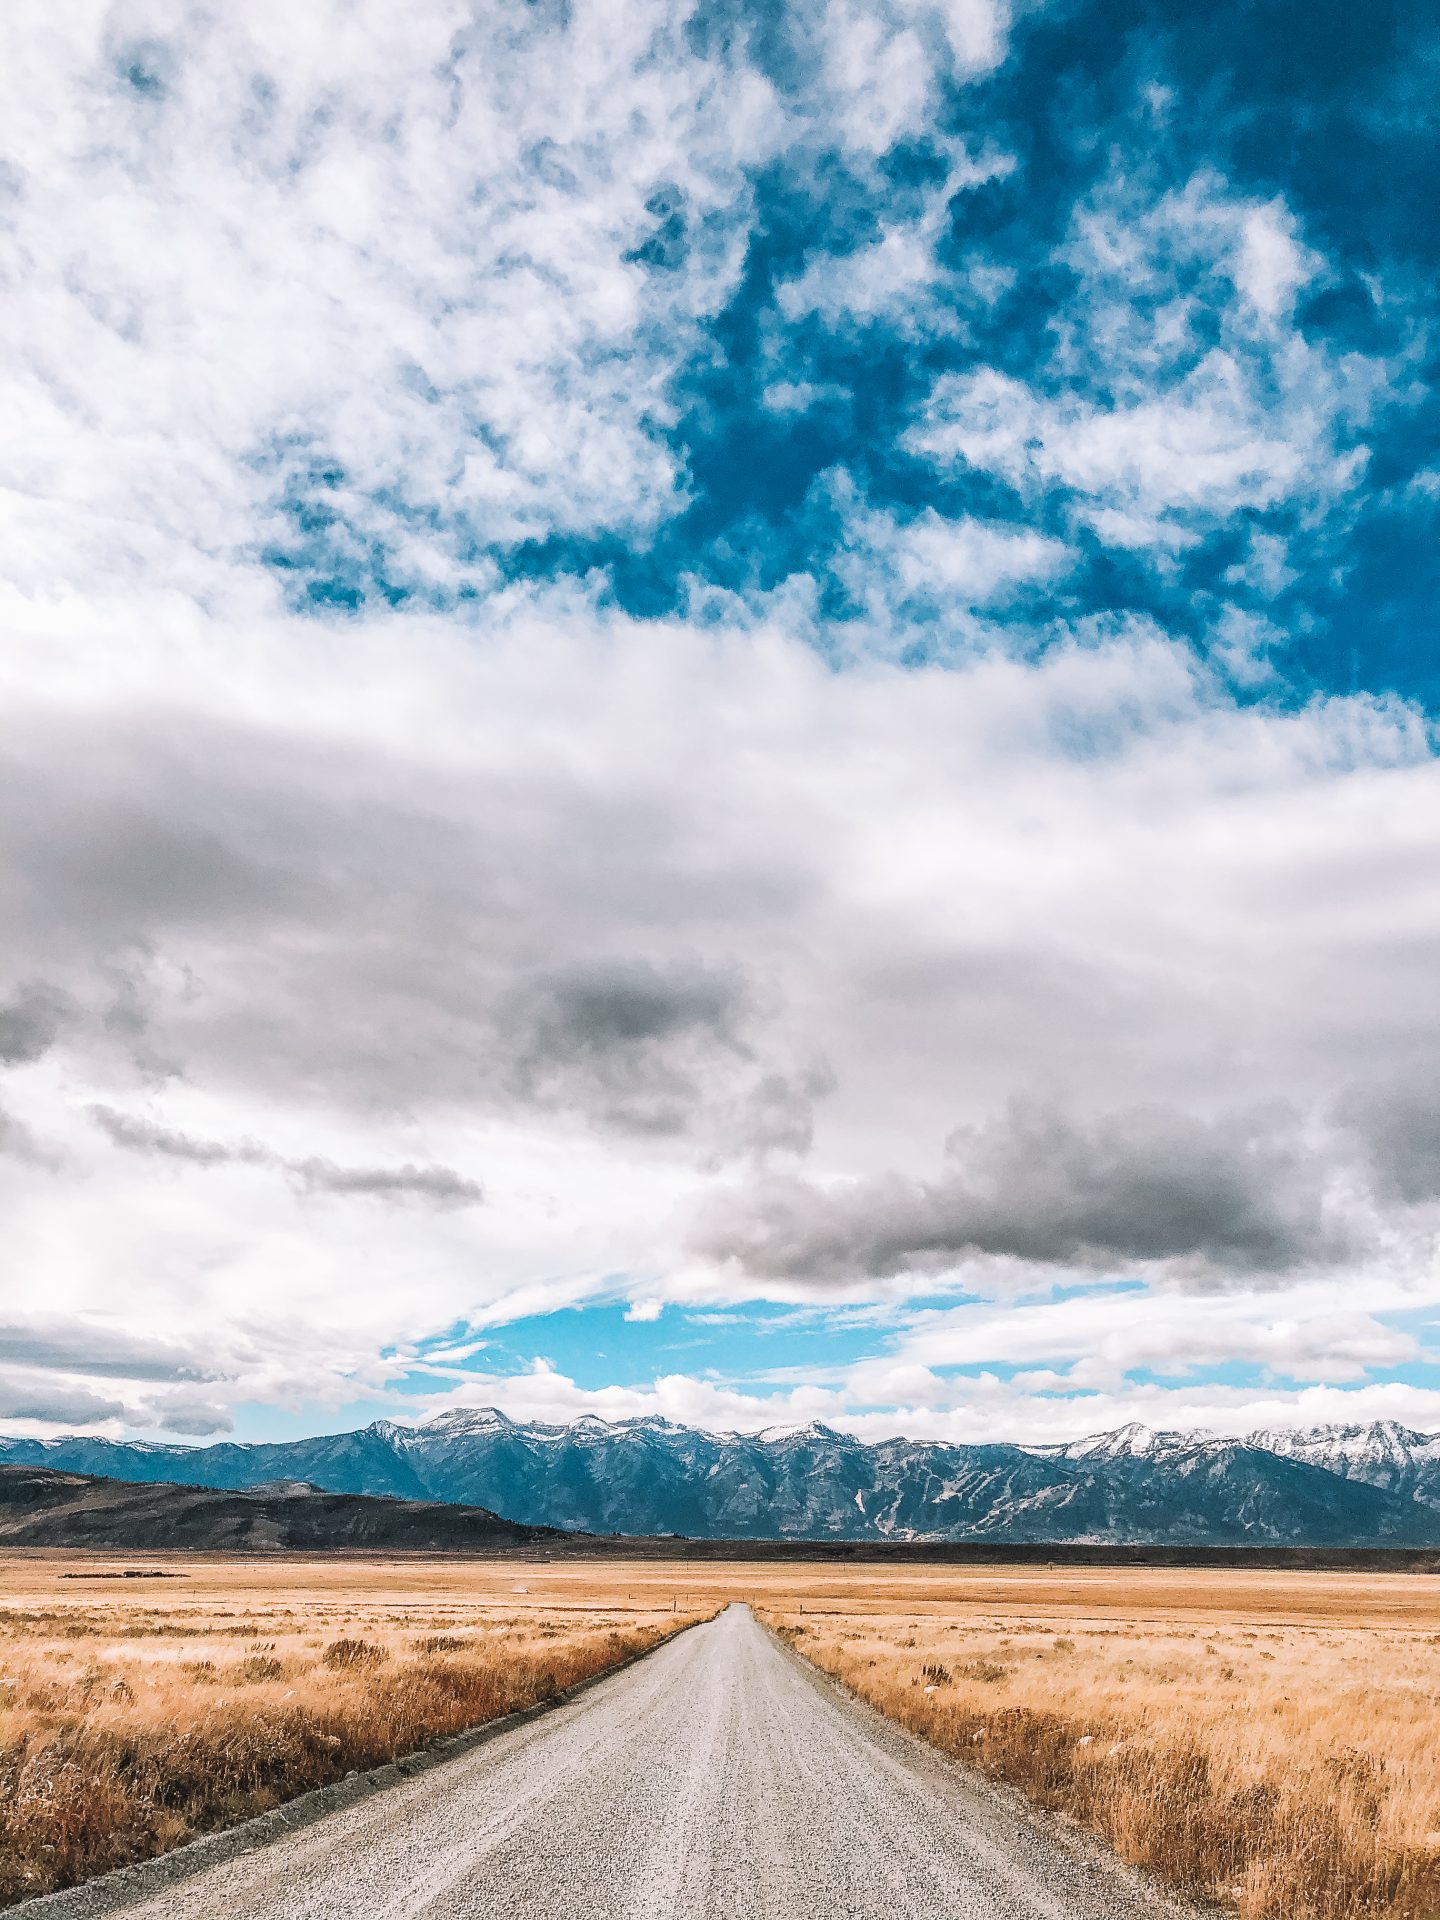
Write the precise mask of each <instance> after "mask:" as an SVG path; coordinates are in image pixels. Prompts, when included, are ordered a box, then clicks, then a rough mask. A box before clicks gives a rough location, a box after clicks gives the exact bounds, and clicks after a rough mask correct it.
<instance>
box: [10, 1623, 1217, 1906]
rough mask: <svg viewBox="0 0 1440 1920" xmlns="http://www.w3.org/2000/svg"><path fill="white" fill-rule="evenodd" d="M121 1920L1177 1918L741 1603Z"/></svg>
mask: <svg viewBox="0 0 1440 1920" xmlns="http://www.w3.org/2000/svg"><path fill="white" fill-rule="evenodd" d="M67 1897H71V1896H62V1898H67ZM47 1904H48V1903H47ZM107 1910H108V1911H110V1912H117V1913H123V1914H125V1915H128V1916H130V1917H131V1920H211V1916H214V1920H422V1916H423V1920H910V1916H914V1917H915V1920H922V1916H923V1920H1177V1916H1178V1915H1179V1914H1180V1913H1181V1912H1182V1911H1184V1910H1182V1909H1180V1908H1178V1907H1177V1906H1175V1905H1174V1904H1173V1903H1172V1902H1170V1901H1169V1900H1168V1899H1167V1898H1166V1897H1165V1896H1164V1895H1162V1894H1160V1893H1158V1892H1156V1891H1155V1890H1154V1889H1153V1888H1150V1887H1148V1886H1146V1885H1145V1884H1143V1883H1142V1882H1141V1881H1140V1880H1139V1879H1138V1877H1136V1876H1134V1875H1131V1874H1129V1873H1127V1872H1126V1871H1125V1870H1124V1869H1122V1868H1119V1867H1115V1866H1112V1865H1111V1864H1110V1863H1109V1862H1108V1861H1107V1860H1105V1859H1104V1858H1103V1857H1102V1856H1101V1855H1100V1854H1099V1852H1098V1850H1095V1849H1092V1848H1089V1847H1088V1846H1085V1845H1082V1844H1081V1843H1079V1842H1078V1841H1072V1840H1070V1839H1069V1838H1068V1837H1066V1836H1064V1835H1061V1834H1059V1833H1057V1832H1055V1831H1053V1830H1052V1829H1051V1828H1050V1827H1049V1826H1048V1825H1047V1824H1044V1823H1042V1822H1041V1821H1040V1820H1038V1819H1036V1818H1032V1817H1031V1816H1029V1815H1028V1814H1026V1813H1025V1812H1023V1811H1022V1810H1020V1809H1019V1808H1018V1807H1017V1806H1016V1804H1015V1803H1014V1802H1013V1800H1012V1799H1011V1798H1010V1796H1008V1795H1007V1794H1004V1793H1002V1792H998V1791H996V1790H994V1789H992V1788H990V1787H989V1786H988V1785H986V1783H985V1782H983V1781H981V1780H979V1779H976V1778H972V1777H971V1776H969V1775H967V1774H966V1773H965V1772H964V1770H963V1769H961V1768H959V1767H956V1766H955V1765H953V1764H952V1763H951V1762H949V1761H947V1760H945V1759H944V1758H942V1757H941V1756H940V1755H939V1754H936V1753H933V1752H931V1751H930V1750H929V1749H928V1748H926V1747H924V1746H922V1745H921V1744H920V1743H919V1742H918V1741H916V1740H914V1739H912V1738H911V1737H910V1736H909V1735H908V1734H906V1733H904V1732H902V1731H901V1730H900V1729H899V1728H897V1727H893V1726H891V1725H890V1724H889V1723H888V1722H886V1721H884V1720H882V1719H881V1718H880V1717H879V1716H878V1715H876V1714H873V1713H872V1712H871V1711H870V1710H869V1709H868V1708H865V1707H861V1706H859V1705H857V1704H855V1703H853V1702H852V1701H850V1700H849V1699H848V1698H847V1697H845V1696H843V1695H842V1694H841V1692H840V1691H839V1689H838V1688H836V1687H835V1686H834V1685H833V1683H832V1682H830V1681H828V1680H826V1679H824V1678H823V1677H822V1676H820V1675H818V1674H816V1673H814V1672H813V1671H812V1670H811V1669H810V1668H808V1667H807V1666H805V1664H804V1663H803V1662H802V1661H800V1660H799V1659H797V1658H796V1656H794V1655H793V1654H790V1653H788V1652H786V1651H785V1650H784V1649H783V1648H781V1647H780V1646H779V1645H778V1644H777V1643H776V1642H775V1641H774V1640H773V1639H772V1638H771V1637H770V1636H769V1635H768V1634H767V1633H766V1632H765V1631H764V1629H763V1628H762V1627H761V1626H760V1625H759V1624H758V1623H757V1622H756V1620H755V1618H754V1616H753V1615H752V1614H751V1613H750V1612H749V1610H748V1609H747V1608H745V1607H731V1608H730V1609H729V1610H728V1611H727V1612H725V1613H724V1614H722V1615H721V1616H720V1618H719V1619H718V1620H715V1621H713V1622H711V1623H710V1624H708V1625H706V1626H702V1627H696V1628H694V1629H692V1630H691V1631H690V1632H689V1633H685V1634H682V1635H680V1636H679V1637H678V1638H677V1639H675V1640H673V1641H671V1642H669V1643H668V1644H667V1645H665V1646H664V1647H662V1648H660V1649H659V1650H658V1651H657V1652H656V1653H654V1654H651V1655H650V1656H649V1657H648V1658H646V1659H645V1660H642V1661H640V1662H639V1663H638V1664H637V1665H636V1666H634V1667H631V1668H630V1669H629V1670H628V1671H626V1672H624V1673H620V1674H616V1675H614V1676H612V1677H611V1678H610V1679H608V1680H606V1681H603V1682H602V1683H601V1684H600V1685H599V1686H597V1687H594V1688H592V1689H591V1690H590V1691H589V1692H587V1693H584V1694H582V1695H581V1696H580V1697H578V1698H577V1699H574V1700H572V1701H570V1702H568V1703H567V1704H566V1705H564V1706H562V1707H560V1708H558V1709H557V1710H556V1711H555V1712H553V1713H550V1714H546V1715H543V1716H542V1717H540V1718H539V1719H535V1720H530V1721H527V1722H525V1723H524V1724H522V1725H520V1726H518V1727H515V1728H513V1729H511V1730H510V1731H508V1732H506V1733H504V1734H502V1735H500V1736H499V1737H498V1738H496V1739H495V1740H493V1741H492V1742H490V1744H488V1745H486V1746H482V1747H478V1748H476V1749H475V1750H473V1751H472V1752H470V1753H467V1754H464V1755H462V1756H461V1757H460V1758H458V1759H455V1760H452V1761H447V1762H446V1763H444V1764H443V1765H441V1766H438V1767H436V1768H435V1769H434V1770H433V1771H431V1772H429V1773H426V1774H422V1775H419V1776H417V1777H416V1778H414V1779H410V1780H405V1781H402V1782H401V1783H400V1784H399V1785H397V1786H394V1787H391V1788H388V1789H386V1790H385V1791H384V1792H382V1793H379V1794H376V1795H375V1796H373V1797H372V1798H370V1799H368V1800H365V1801H362V1802H360V1803H359V1804H358V1805H354V1806H350V1807H347V1808H345V1809H344V1810H342V1811H340V1812H337V1813H333V1814H330V1815H327V1816H326V1817H325V1818H324V1819H322V1820H320V1821H318V1822H317V1823H316V1824H315V1825H313V1826H311V1827H309V1828H308V1829H304V1830H302V1831H300V1832H297V1833H293V1834H288V1835H286V1836H284V1837H283V1838H281V1839H279V1840H276V1841H273V1842H271V1843H270V1844H269V1845H266V1846H263V1847H261V1848H259V1849H258V1850H256V1851H253V1852H249V1853H244V1854H241V1855H239V1856H238V1857H236V1858H234V1859H230V1860H227V1861H224V1862H222V1863H221V1864H219V1865H215V1866H210V1867H207V1868H206V1869H205V1870H204V1871H203V1872H201V1873H198V1874H195V1875H193V1876H191V1877H189V1878H186V1879H184V1880H182V1881H180V1882H178V1883H177V1884H175V1885H173V1886H170V1887H167V1888H165V1889H163V1890H161V1891H159V1892H157V1893H153V1894H151V1895H149V1896H147V1897H142V1898H140V1899H138V1900H134V1899H132V1900H131V1902H130V1904H128V1905H123V1906H120V1907H108V1909H107Z"/></svg>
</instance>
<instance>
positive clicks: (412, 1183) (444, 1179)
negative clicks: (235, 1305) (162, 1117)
mask: <svg viewBox="0 0 1440 1920" xmlns="http://www.w3.org/2000/svg"><path fill="white" fill-rule="evenodd" d="M90 1117H91V1118H92V1119H93V1120H94V1122H95V1124H96V1126H98V1127H99V1128H100V1129H101V1131H102V1132H103V1133H106V1134H108V1135H109V1137H110V1139H111V1140H112V1141H113V1142H114V1144H115V1145H116V1146H117V1147H123V1148H124V1149H125V1150H126V1151H127V1152H130V1153H143V1154H150V1155H154V1156H156V1157H158V1158H160V1159H166V1160H179V1161H184V1162H186V1163H187V1164H189V1165H191V1166H196V1167H219V1166H247V1167H274V1168H276V1169H277V1170H278V1171H279V1172H282V1173H285V1174H288V1175H289V1176H290V1177H291V1178H292V1179H293V1180H294V1181H295V1182H296V1183H297V1184H298V1185H299V1187H300V1188H301V1190H302V1191H303V1192H305V1193H333V1194H338V1195H355V1196H357V1197H359V1198H362V1199H371V1200H402V1201H403V1200H415V1201H419V1202H421V1203H423V1204H426V1205H429V1206H433V1207H472V1206H477V1205H478V1204H479V1203H480V1201H482V1200H483V1199H484V1197H485V1195H484V1190H483V1188H481V1187H480V1186H479V1184H478V1183H477V1182H476V1181H474V1180H468V1179H466V1178H465V1176H464V1175H463V1174H459V1173H456V1172H455V1171H454V1169H453V1168H451V1167H417V1166H410V1165H406V1166H400V1167H342V1166H337V1165H336V1164H335V1163H334V1162H333V1161H330V1160H323V1159H318V1158H314V1157H310V1158H306V1159H289V1158H287V1157H286V1156H285V1155H284V1154H280V1153H276V1152H275V1151H274V1149H273V1148H271V1147H266V1146H263V1145H262V1144H261V1143H260V1142H259V1141H256V1140H237V1141H233V1142H229V1141H222V1140H204V1139H200V1138H197V1137H196V1136H195V1135H193V1134H188V1133H180V1132H177V1131H176V1130H175V1129H174V1128H172V1127H161V1126H157V1125H155V1124H154V1122H152V1121H149V1120H139V1119H136V1118H135V1116H134V1115H133V1114H128V1113H119V1112H117V1111H116V1110H115V1109H114V1108H113V1107H102V1106H94V1107H91V1109H90Z"/></svg>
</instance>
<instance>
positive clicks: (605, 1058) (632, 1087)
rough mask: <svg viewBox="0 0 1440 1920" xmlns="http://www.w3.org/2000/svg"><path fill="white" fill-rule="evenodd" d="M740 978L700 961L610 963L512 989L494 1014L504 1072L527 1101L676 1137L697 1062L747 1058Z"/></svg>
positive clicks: (697, 1076) (693, 1103) (695, 1100)
mask: <svg viewBox="0 0 1440 1920" xmlns="http://www.w3.org/2000/svg"><path fill="white" fill-rule="evenodd" d="M748 998H749V996H748V993H747V990H746V987H745V983H744V981H743V980H742V979H741V978H740V977H739V976H738V975H733V974H727V973H723V972H720V971H717V970H713V969H708V968H705V967H700V966H688V967H687V966H671V967H668V968H663V969H662V968H659V967H656V966H654V965H652V964H650V963H648V962H646V961H611V962H604V963H597V964H592V965H589V966H583V967H576V968H572V969H569V970H567V971H565V972H560V973H553V974H550V975H544V976H541V977H539V978H537V979H535V980H533V981H529V982H527V983H525V984H524V985H523V986H521V987H520V988H519V989H518V991H516V992H515V993H514V994H513V995H512V996H510V998H509V1000H508V1002H507V1005H506V1007H505V1009H504V1011H503V1013H502V1016H501V1026H502V1029H508V1030H509V1031H510V1032H512V1033H513V1034H514V1035H515V1054H514V1058H513V1061H512V1063H511V1065H510V1067H509V1069H508V1072H507V1074H506V1079H507V1082H508V1084H509V1086H510V1087H511V1088H512V1089H513V1090H514V1091H515V1093H516V1094H518V1095H519V1096H520V1097H521V1098H522V1099H524V1100H526V1101H535V1102H538V1103H540V1104H544V1105H554V1106H560V1107H574V1108H577V1109H579V1110H580V1111H582V1112H584V1113H586V1114H587V1115H589V1116H591V1117H594V1118H598V1119H599V1120H601V1121H602V1122H604V1123H605V1124H608V1125H611V1126H615V1127H618V1128H619V1129H621V1130H622V1131H625V1132H633V1133H654V1134H667V1133H683V1132H684V1131H685V1130H686V1128H687V1126H688V1125H689V1123H690V1121H691V1120H692V1118H693V1116H694V1112H695V1109H696V1108H697V1106H698V1105H699V1104H700V1103H701V1101H702V1099H703V1097H704V1096H703V1091H702V1084H701V1082H702V1077H703V1074H704V1071H705V1068H706V1067H707V1065H708V1066H712V1067H713V1065H714V1064H715V1063H716V1061H717V1057H724V1056H729V1057H730V1058H731V1059H732V1060H734V1059H737V1058H740V1059H743V1058H744V1057H746V1054H747V1048H746V1046H745V1044H744V1042H743V1041H742V1040H741V1038H740V1030H741V1026H742V1024H743V1022H744V1020H745V1018H746V1016H747V1014H748V1012H749V1006H748Z"/></svg>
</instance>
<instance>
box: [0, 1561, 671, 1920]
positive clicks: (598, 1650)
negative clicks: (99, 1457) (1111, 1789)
mask: <svg viewBox="0 0 1440 1920" xmlns="http://www.w3.org/2000/svg"><path fill="white" fill-rule="evenodd" d="M152 1566H153V1567H154V1568H156V1569H158V1570H159V1571H160V1573H161V1575H162V1577H159V1578H126V1577H124V1576H123V1571H122V1569H121V1567H120V1566H119V1565H118V1564H116V1563H98V1562H96V1563H90V1562H84V1561H80V1560H78V1559H76V1558H74V1557H70V1556H63V1555H59V1554H57V1555H53V1556H36V1557H34V1558H20V1557H15V1558H11V1559H9V1560H8V1561H7V1562H6V1563H5V1565H4V1567H3V1570H0V1904H9V1903H13V1902H14V1901H16V1900H19V1899H22V1898H25V1897H26V1896H28V1895H32V1894H38V1893H45V1892H49V1891H50V1890H52V1889H54V1888H57V1887H64V1886H71V1885H74V1884H76V1883H77V1882H79V1881H81V1880H85V1879H88V1878H89V1877H91V1876H92V1875H94V1874H97V1873H104V1872H106V1871H107V1870H108V1869H110V1868H112V1867H116V1866H123V1865H127V1864H129V1863H130V1862H132V1861H136V1860H141V1859H146V1858H149V1857H150V1856H152V1855H154V1854H156V1853H161V1852H164V1851H166V1850H167V1849H168V1848H170V1847H173V1846H175V1845H177V1844H179V1843H180V1842H181V1841H183V1840H186V1839H189V1838H190V1837H191V1836H193V1835H195V1834H197V1833H203V1832H206V1831H209V1830H211V1829H214V1828H217V1827H222V1826H228V1825H231V1824H233V1823H234V1822H235V1821H237V1820H242V1819H245V1818H247V1817H248V1816H250V1815H252V1814H255V1813H260V1812H264V1811H266V1810H268V1809H269V1808H271V1807H274V1806H276V1805H278V1804H279V1803H280V1802H282V1801H284V1800H287V1799H290V1798H293V1797H294V1796H295V1795H296V1794H298V1793H304V1792H305V1791H307V1790H308V1789H309V1788H311V1787H317V1786H322V1785H324V1784H326V1783H327V1782H329V1781H332V1780H336V1779H339V1778H340V1777H342V1776H343V1775H344V1774H346V1773H349V1772H351V1771H352V1770H361V1769H364V1768H367V1767H373V1766H377V1765H379V1764H381V1763H382V1762H384V1761H386V1760H390V1759H394V1758H396V1757H397V1756H399V1755H401V1754H404V1753H408V1752H412V1751H414V1750H415V1749H416V1748H418V1747H422V1746H425V1745H426V1744H428V1743H430V1742H432V1741H434V1740H437V1739H439V1738H442V1737H443V1736H445V1735H447V1734H452V1733H457V1732H459V1731H461V1730H462V1729H464V1728H467V1727H473V1726H476V1725H479V1724H481V1723H483V1722H484V1721H487V1720H492V1719H494V1718H496V1717H497V1716H498V1715H501V1714H505V1713H508V1712H511V1711H512V1710H513V1709H515V1708H517V1707H524V1706H530V1705H533V1704H534V1703H536V1702H537V1701H540V1700H543V1699H545V1698H547V1697H550V1696H553V1695H554V1694H555V1693H556V1692H558V1691H559V1690H560V1689H562V1688H564V1687H567V1686H571V1685H573V1684H574V1683H575V1682H576V1681H578V1680H581V1679H584V1678H586V1677H588V1676H589V1675H591V1674H596V1673H600V1672H603V1671H604V1670H605V1669H607V1668H609V1667H613V1666H615V1665H616V1664H617V1663H618V1662H619V1661H621V1660H623V1659H625V1658H627V1657H628V1656H630V1655H633V1654H635V1653H639V1652H642V1651H644V1650H645V1649H646V1648H648V1647H650V1646H653V1645H655V1644H656V1643H657V1642H658V1641H660V1640H662V1639H663V1638H665V1637H666V1636H667V1635H668V1634H669V1633H671V1632H672V1631H674V1630H675V1629H676V1628H677V1627H681V1626H684V1625H688V1624H690V1622H691V1621H693V1620H694V1619H696V1618H697V1617H699V1616H698V1615H697V1614H696V1613H695V1612H694V1611H681V1610H680V1607H679V1596H678V1595H677V1594H676V1593H675V1592H674V1591H673V1582H672V1583H671V1587H672V1590H671V1591H668V1592H666V1593H665V1594H664V1595H663V1597H662V1595H661V1594H660V1593H658V1592H655V1593H647V1594H646V1595H645V1596H644V1597H643V1598H642V1599H641V1600H640V1601H638V1602H637V1603H635V1604H630V1603H628V1602H627V1601H626V1600H625V1598H624V1594H623V1589H620V1588H617V1587H616V1586H615V1584H614V1583H607V1582H606V1581H604V1580H603V1579H602V1580H597V1581H596V1582H594V1583H593V1584H592V1585H591V1586H590V1587H588V1588H587V1591H586V1592H585V1593H584V1594H583V1595H579V1596H571V1597H570V1598H569V1600H568V1603H567V1604H565V1605H564V1606H563V1607H553V1606H548V1605H546V1604H545V1602H544V1601H543V1600H538V1601H534V1602H532V1601H531V1600H530V1598H529V1596H528V1594H527V1592H526V1586H527V1579H526V1574H527V1569H525V1568H524V1567H515V1566H505V1567H503V1568H497V1567H496V1566H495V1565H494V1564H493V1563H470V1564H468V1565H461V1564H457V1565H454V1566H437V1565H435V1564H433V1563H428V1564H425V1565H423V1566H422V1565H416V1564H408V1565H407V1564H396V1565H391V1566H387V1565H385V1564H384V1563H375V1562H365V1563H352V1562H343V1563H337V1562H333V1561H332V1562H309V1563H297V1562H285V1563H277V1562H267V1561H260V1562H231V1563H228V1564H227V1563H225V1562H223V1561H208V1562H201V1563H194V1562H190V1561H188V1560H185V1559H184V1558H182V1557H180V1556H176V1557H175V1558H173V1559H170V1560H167V1561H165V1562H163V1563H162V1562H158V1561H157V1562H153V1563H152V1562H149V1561H147V1562H146V1563H145V1567H146V1569H147V1570H149V1569H151V1568H152Z"/></svg>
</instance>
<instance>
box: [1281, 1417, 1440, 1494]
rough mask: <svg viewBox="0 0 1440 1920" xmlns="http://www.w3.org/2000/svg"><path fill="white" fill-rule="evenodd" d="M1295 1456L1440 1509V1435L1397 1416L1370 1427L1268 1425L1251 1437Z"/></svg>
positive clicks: (1346, 1476) (1314, 1464)
mask: <svg viewBox="0 0 1440 1920" xmlns="http://www.w3.org/2000/svg"><path fill="white" fill-rule="evenodd" d="M1249 1440H1250V1445H1251V1446H1254V1447H1264V1448H1266V1449H1267V1450H1268V1451H1269V1452H1271V1453H1279V1454H1283V1455H1285V1456H1286V1458H1287V1459H1291V1460H1305V1461H1308V1462H1309V1464H1310V1465H1311V1466H1315V1467H1324V1468H1325V1470H1326V1471H1327V1472H1328V1473H1338V1474H1339V1475H1340V1476H1341V1477H1342V1478H1343V1479H1346V1480H1363V1481H1364V1482H1365V1483H1366V1485H1367V1486H1371V1487H1382V1488H1383V1489H1384V1490H1385V1491H1386V1492H1387V1493H1395V1494H1399V1495H1400V1496H1401V1498H1402V1499H1409V1500H1419V1501H1420V1502H1422V1503H1423V1504H1424V1505H1425V1506H1427V1507H1433V1508H1436V1509H1437V1510H1440V1434H1436V1433H1417V1432H1416V1431H1415V1429H1414V1428H1413V1427H1402V1426H1401V1424H1400V1422H1399V1421H1398V1420H1373V1421H1371V1422H1370V1424H1369V1425H1368V1426H1325V1427H1308V1428H1300V1429H1297V1430H1296V1431H1294V1432H1287V1431H1286V1430H1285V1429H1284V1428H1282V1427H1271V1428H1266V1429H1263V1430H1262V1431H1260V1432H1258V1433H1252V1434H1251V1435H1250V1436H1249Z"/></svg>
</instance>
